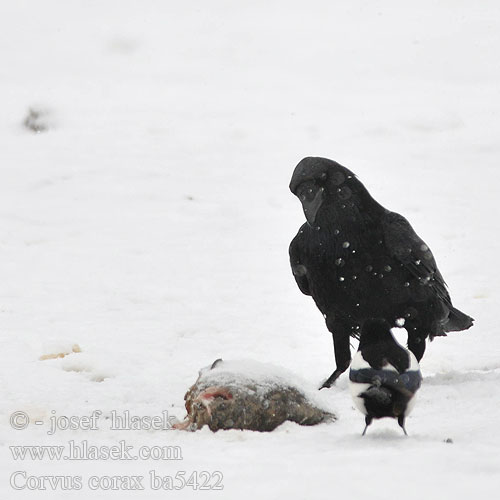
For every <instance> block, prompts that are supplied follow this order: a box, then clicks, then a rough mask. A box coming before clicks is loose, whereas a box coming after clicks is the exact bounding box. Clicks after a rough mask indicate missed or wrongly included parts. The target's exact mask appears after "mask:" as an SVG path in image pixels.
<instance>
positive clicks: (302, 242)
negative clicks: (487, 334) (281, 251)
mask: <svg viewBox="0 0 500 500" xmlns="http://www.w3.org/2000/svg"><path fill="white" fill-rule="evenodd" d="M290 190H291V191H292V193H293V194H295V195H296V196H297V197H298V198H299V200H300V202H301V203H302V207H303V209H304V213H305V216H306V219H307V223H306V224H304V225H303V226H302V227H301V228H300V230H299V232H298V234H297V236H296V237H295V238H294V239H293V241H292V242H291V244H290V264H291V266H292V271H293V274H294V276H295V280H296V282H297V285H298V286H299V288H300V290H301V291H302V293H304V294H306V295H311V296H312V297H313V299H314V301H315V302H316V305H317V306H318V308H319V309H320V311H321V312H322V313H323V315H324V317H325V319H326V326H327V328H328V330H330V332H332V335H333V344H334V348H335V362H336V369H335V371H334V372H333V373H332V374H331V376H330V377H329V378H328V379H327V380H326V381H325V382H324V383H323V385H322V387H330V386H331V385H332V384H333V382H334V381H335V380H336V379H337V378H338V377H339V375H340V374H341V373H343V372H344V371H345V370H347V368H348V367H349V362H350V360H351V351H350V345H349V338H350V336H353V337H356V338H358V337H359V331H360V328H361V326H362V325H363V322H364V320H365V319H367V318H373V317H382V318H385V319H386V320H387V321H388V322H389V324H390V325H391V326H393V325H398V326H403V325H404V326H405V328H406V330H407V331H408V348H409V349H410V351H412V352H413V354H415V356H416V358H417V359H418V360H420V359H421V358H422V356H423V355H424V351H425V340H426V339H427V337H429V338H430V339H431V340H432V339H433V338H434V337H436V336H440V335H446V332H450V331H458V330H466V329H467V328H470V327H471V326H472V323H473V319H472V318H471V317H469V316H467V315H466V314H464V313H462V312H460V311H459V310H458V309H455V308H454V307H453V305H452V303H451V299H450V296H449V294H448V291H447V289H446V284H445V282H444V279H443V277H442V276H441V273H440V272H439V270H438V268H437V265H436V261H435V260H434V257H433V255H432V253H431V251H430V249H429V247H428V246H427V245H426V244H425V243H424V242H423V241H422V240H421V239H420V238H419V237H418V235H417V234H416V233H415V231H413V229H412V227H411V226H410V224H409V222H408V221H407V220H406V219H405V218H404V217H402V216H401V215H399V214H397V213H394V212H390V211H389V210H386V209H385V208H384V207H382V206H381V205H379V204H378V203H377V202H376V201H375V200H374V199H373V198H372V197H371V196H370V194H369V193H368V191H367V190H366V188H365V187H364V186H363V184H361V182H360V181H359V180H358V179H357V178H356V176H355V175H354V174H353V173H352V172H351V171H350V170H348V169H347V168H345V167H343V166H342V165H339V164H338V163H336V162H334V161H332V160H328V159H326V158H313V157H309V158H304V159H303V160H302V161H301V162H300V163H299V164H298V165H297V167H296V168H295V171H294V173H293V176H292V181H291V183H290Z"/></svg>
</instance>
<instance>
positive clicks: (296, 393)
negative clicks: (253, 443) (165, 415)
mask: <svg viewBox="0 0 500 500" xmlns="http://www.w3.org/2000/svg"><path fill="white" fill-rule="evenodd" d="M220 363H222V360H216V361H215V362H214V363H213V364H212V366H211V367H210V370H204V371H203V370H202V371H201V372H200V375H199V377H198V379H197V381H196V382H195V383H194V385H193V386H191V387H190V389H189V390H188V391H187V393H186V395H185V396H184V399H185V401H186V411H187V416H186V420H185V421H184V422H183V423H181V424H176V425H175V426H174V427H175V428H177V429H185V430H197V429H201V428H202V427H203V426H205V425H208V427H209V428H210V430H212V431H214V432H215V431H218V430H220V429H248V430H254V431H272V430H273V429H275V428H276V427H278V426H279V425H281V424H282V423H283V422H285V421H286V420H290V421H291V422H296V423H298V424H300V425H316V424H319V423H321V422H325V421H328V420H330V421H332V420H335V415H333V414H332V413H330V412H328V411H326V410H324V409H321V408H318V407H317V406H315V405H314V404H313V403H312V402H311V401H309V400H308V398H307V396H306V395H305V394H304V392H302V391H301V390H300V389H299V388H297V387H294V386H292V385H284V384H282V383H273V381H272V379H271V382H270V383H268V382H266V383H262V381H260V382H259V381H258V380H252V379H248V378H247V377H241V378H240V379H238V376H237V374H234V376H232V377H229V378H228V377H226V379H225V380H224V383H223V384H220V383H219V382H220V380H218V377H217V376H216V373H214V372H213V371H212V370H214V368H216V367H217V366H219V365H220Z"/></svg>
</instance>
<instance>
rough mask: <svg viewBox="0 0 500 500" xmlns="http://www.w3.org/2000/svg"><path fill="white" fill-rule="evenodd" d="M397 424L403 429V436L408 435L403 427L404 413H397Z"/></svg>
mask: <svg viewBox="0 0 500 500" xmlns="http://www.w3.org/2000/svg"><path fill="white" fill-rule="evenodd" d="M398 424H399V427H401V429H403V432H404V433H405V436H408V433H407V432H406V429H405V417H404V415H399V417H398Z"/></svg>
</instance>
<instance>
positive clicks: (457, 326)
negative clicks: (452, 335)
mask: <svg viewBox="0 0 500 500" xmlns="http://www.w3.org/2000/svg"><path fill="white" fill-rule="evenodd" d="M473 324H474V318H471V317H470V316H467V314H464V313H463V312H462V311H459V310H458V309H455V308H454V307H452V308H451V309H450V315H449V316H448V321H447V322H446V323H445V324H444V325H443V326H444V331H445V332H459V331H461V330H467V329H468V328H470V327H471V326H472V325H473Z"/></svg>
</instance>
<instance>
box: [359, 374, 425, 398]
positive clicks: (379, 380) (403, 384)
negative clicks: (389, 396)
mask: <svg viewBox="0 0 500 500" xmlns="http://www.w3.org/2000/svg"><path fill="white" fill-rule="evenodd" d="M349 380H350V381H351V382H354V383H358V384H370V385H371V386H374V387H386V388H388V389H392V390H394V391H397V392H399V393H401V394H403V395H405V396H407V397H408V398H411V397H412V396H413V394H415V392H416V391H417V390H418V388H419V387H420V384H421V383H422V374H421V373H420V371H414V370H411V371H406V372H404V373H402V374H401V373H398V372H397V371H394V370H375V369H373V368H361V369H359V370H351V371H350V372H349Z"/></svg>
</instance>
